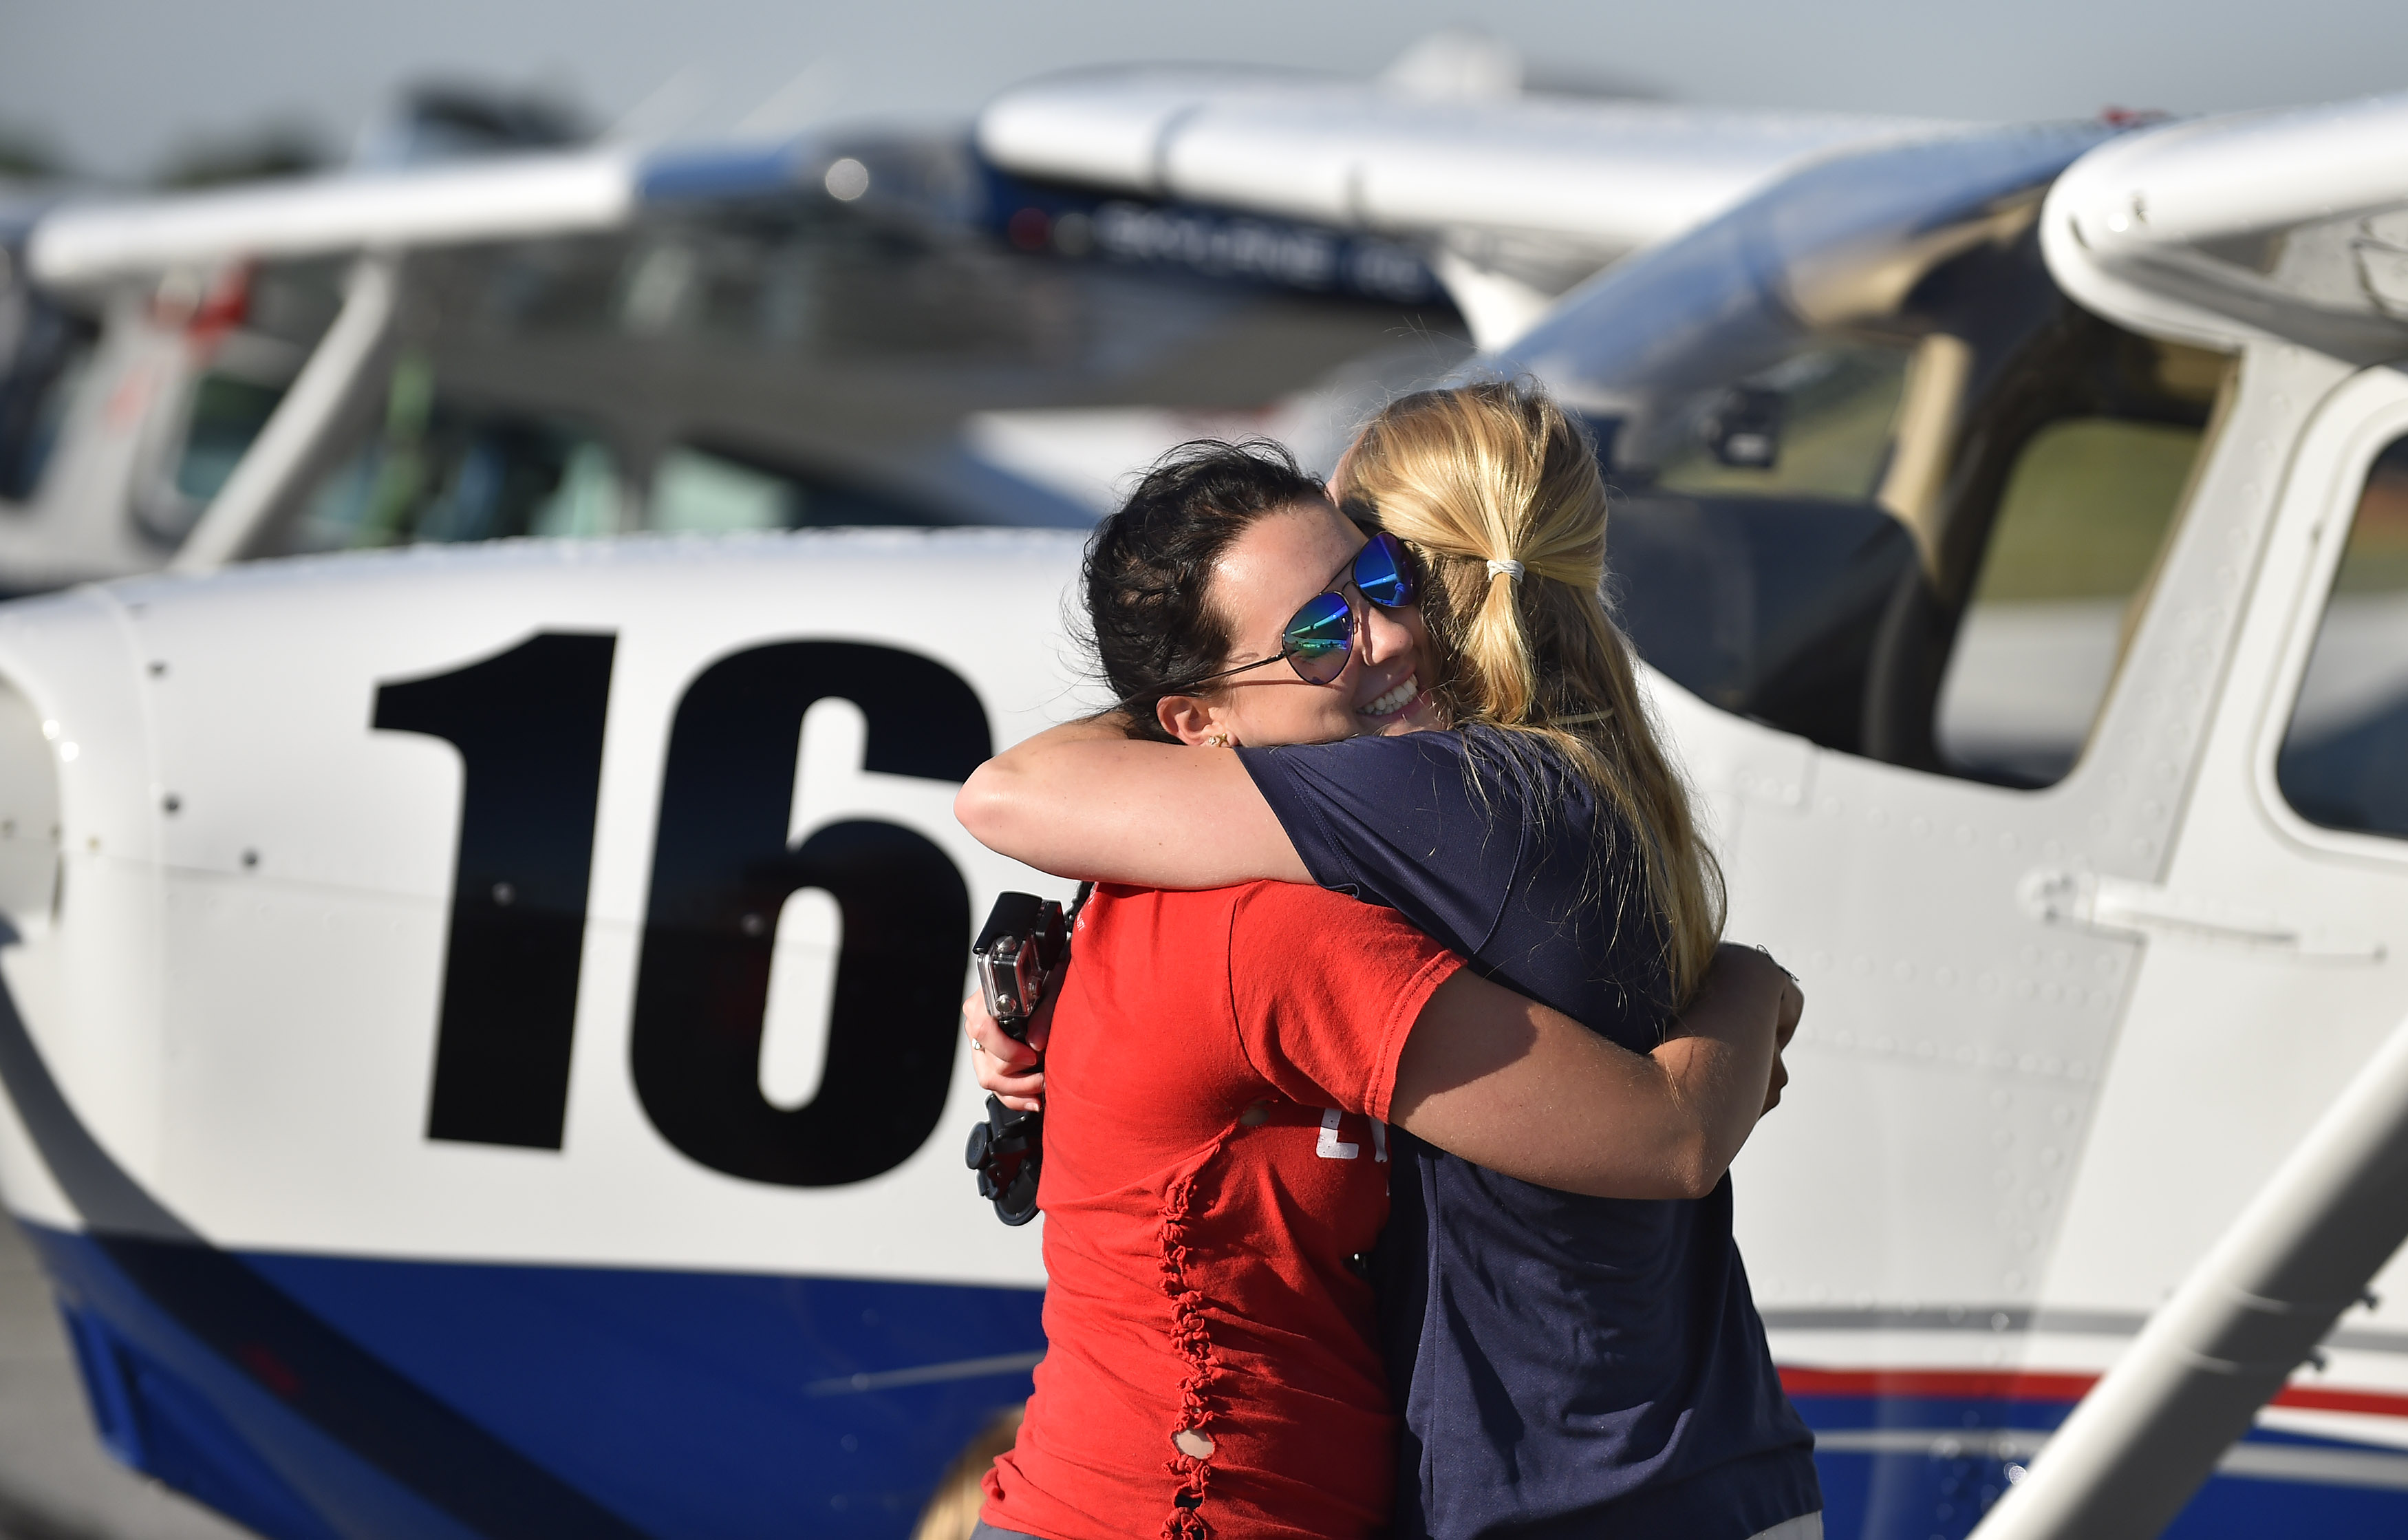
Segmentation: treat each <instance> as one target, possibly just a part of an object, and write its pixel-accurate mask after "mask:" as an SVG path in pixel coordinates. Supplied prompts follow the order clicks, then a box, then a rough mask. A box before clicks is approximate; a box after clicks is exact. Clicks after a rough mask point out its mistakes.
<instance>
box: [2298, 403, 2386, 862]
mask: <svg viewBox="0 0 2408 1540" xmlns="http://www.w3.org/2000/svg"><path fill="white" fill-rule="evenodd" d="M2274 777H2275V781H2276V784H2279V785H2280V786H2281V787H2282V790H2283V797H2284V799H2285V800H2286V801H2288V802H2289V803H2290V804H2291V806H2292V807H2293V808H2295V809H2297V810H2298V812H2299V813H2300V816H2301V817H2303V818H2306V819H2307V820H2308V821H2309V822H2311V823H2315V824H2321V825H2323V826H2324V827H2325V828H2339V829H2351V830H2355V831H2358V832H2360V833H2365V834H2388V835H2391V836H2393V837H2395V838H2401V839H2408V439H2396V440H2394V441H2393V442H2392V444H2391V445H2390V447H2389V448H2387V449H2386V450H2385V451H2384V452H2383V453H2382V455H2381V456H2380V457H2379V458H2377V459H2376V461H2375V462H2374V467H2373V469H2372V471H2371V472H2370V473H2369V474H2368V476H2367V480H2366V488H2365V490H2364V492H2363V493H2362V494H2360V496H2359V497H2358V512H2357V515H2356V516H2355V517H2354V518H2353V519H2352V520H2351V521H2350V527H2349V541H2348V543H2347V544H2346V545H2344V546H2343V548H2342V557H2341V568H2340V570H2339V571H2338V572H2336V573H2335V574H2334V577H2333V585H2332V593H2331V596H2330V597H2329V598H2328V599H2327V600H2326V603H2325V613H2324V619H2323V621H2322V622H2321V623H2320V624H2319V625H2318V626H2317V628H2316V641H2315V650H2314V651H2313V652H2311V653H2310V654H2309V656H2308V670H2307V675H2306V677H2305V678H2304V679H2302V680H2301V681H2300V698H2299V703H2298V705H2296V706H2295V707H2293V708H2292V712H2291V725H2290V729H2289V730H2288V731H2287V732H2286V733H2285V734H2284V737H2283V748H2282V752H2281V754H2280V756H2278V757H2277V758H2276V760H2275V762H2274Z"/></svg>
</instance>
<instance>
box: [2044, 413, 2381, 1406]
mask: <svg viewBox="0 0 2408 1540" xmlns="http://www.w3.org/2000/svg"><path fill="white" fill-rule="evenodd" d="M2064 920H2065V925H2064V927H2063V928H2065V929H2067V930H2069V931H2076V930H2081V931H2087V932H2090V933H2095V934H2116V933H2120V934H2124V935H2131V936H2137V937H2141V938H2143V950H2142V954H2141V957H2140V959H2139V969H2138V974H2137V977H2136V980H2135V984H2134V988H2133V993H2132V999H2131V1003H2130V1005H2129V1008H2128V1013H2127V1015H2126V1020H2125V1023H2124V1026H2123V1029H2122V1031H2121V1034H2120V1037H2119V1040H2118V1042H2117V1044H2116V1047H2115V1056H2114V1063H2113V1066H2112V1072H2111V1073H2110V1075H2109V1076H2108V1079H2107V1082H2106V1085H2105V1087H2104V1093H2103V1095H2102V1096H2101V1098H2100V1105H2099V1110H2098V1114H2097V1118H2096V1122H2095V1125H2094V1128H2093V1130H2092V1133H2091V1136H2090V1146H2089V1150H2088V1152H2087V1155H2086V1158H2085V1162H2084V1168H2085V1169H2084V1176H2083V1180H2082V1183H2081V1185H2080V1187H2079V1188H2078V1189H2077V1190H2076V1192H2075V1193H2074V1194H2073V1197H2072V1202H2071V1207H2070V1210H2069V1213H2068V1216H2067V1222H2066V1227H2065V1231H2064V1234H2063V1237H2062V1241H2061V1244H2060V1246H2059V1250H2058V1262H2057V1274H2056V1276H2055V1278H2054V1279H2053V1288H2054V1290H2055V1291H2056V1292H2058V1293H2060V1294H2063V1295H2066V1296H2069V1297H2071V1298H2076V1299H2079V1300H2081V1301H2083V1302H2085V1303H2090V1304H2094V1305H2096V1306H2100V1307H2105V1308H2113V1309H2117V1310H2122V1311H2126V1312H2130V1313H2132V1314H2133V1315H2134V1317H2135V1318H2137V1317H2138V1316H2139V1315H2140V1314H2143V1313H2145V1312H2146V1311H2148V1310H2149V1309H2151V1308H2153V1307H2154V1306H2155V1305H2156V1304H2157V1302H2158V1301H2159V1300H2160V1299H2162V1298H2163V1297H2164V1295H2165V1293H2166V1292H2167V1291H2169V1290H2171V1288H2173V1286H2174V1285H2175V1284H2176V1283H2177V1282H2178V1281H2179V1280H2180V1278H2181V1276H2182V1274H2183V1273H2184V1272H2185V1271H2186V1270H2187V1269H2188V1267H2189V1266H2190V1265H2191V1264H2192V1263H2193V1262H2194V1261H2196V1260H2197V1259H2199V1257H2200V1255H2201V1254H2202V1253H2204V1252H2205V1250H2206V1249H2207V1248H2208V1246H2209V1245H2211V1244H2212V1243H2213V1242H2214V1239H2215V1237H2216V1236H2217V1235H2218V1234H2219V1233H2220V1232H2221V1231H2222V1230H2223V1229H2224V1227H2225V1226H2226V1225H2227V1224H2229V1222H2230V1220H2231V1219H2232V1217H2233V1216H2235V1215H2236V1214H2237V1213H2238V1212H2239V1210H2240V1208H2241V1206H2242V1205H2243V1203H2244V1202H2246V1201H2247V1200H2248V1199H2249V1197H2250V1196H2251V1195H2252V1194H2253V1193H2254V1192H2255V1191H2256V1190H2257V1187H2259V1186H2260V1185H2261V1183H2262V1182H2263V1180H2264V1179H2265V1177H2266V1176H2267V1174H2268V1173H2271V1172H2272V1170H2273V1169H2274V1167H2275V1166H2276V1164H2277V1163H2278V1162H2279V1161H2280V1160H2281V1159H2283V1157H2284V1156H2285V1155H2286V1154H2287V1153H2288V1152H2289V1151H2290V1149H2291V1148H2292V1147H2293V1146H2294V1145H2295V1144H2297V1143H2298V1141H2299V1139H2300V1137H2301V1135H2302V1134H2303V1133H2304V1132H2305V1131H2306V1130H2307V1129H2308V1128H2309V1127H2310V1126H2312V1125H2313V1123H2314V1122H2315V1119H2316V1117H2317V1116H2318V1115H2320V1114H2321V1113H2323V1111H2324V1110H2325V1109H2326V1108H2327V1107H2328V1106H2329V1105H2330V1103H2331V1102H2332V1101H2333V1099H2334V1098H2335V1096H2337V1095H2338V1094H2339V1092H2340V1091H2341V1089H2342V1088H2343V1087H2344V1086H2345V1085H2346V1084H2347V1083H2348V1082H2349V1080H2350V1078H2351V1077H2352V1076H2353V1075H2354V1074H2355V1073H2356V1072H2358V1070H2359V1068H2360V1067H2361V1066H2362V1065H2363V1064H2364V1063H2365V1061H2366V1059H2367V1058H2368V1056H2369V1055H2370V1054H2371V1053H2372V1051H2373V1049H2374V1047H2375V1045H2376V1044H2378V1043H2381V1042H2382V1041H2383V1040H2384V1038H2385V1037H2386V1035H2387V1034H2388V1033H2389V1032H2390V1030H2391V1029H2393V1028H2394V1027H2395V1026H2396V1025H2397V1024H2398V1023H2399V1022H2400V1020H2401V1016H2402V1015H2403V1013H2408V971H2403V966H2402V961H2401V953H2402V950H2403V948H2408V374H2403V373H2402V372H2401V370H2400V369H2398V368H2396V367H2394V368H2376V369H2370V370H2367V371H2365V372H2364V373H2362V374H2360V375H2358V376H2357V377H2356V378H2354V379H2352V380H2350V381H2348V382H2347V383H2345V384H2343V386H2341V387H2340V388H2339V389H2338V390H2336V391H2334V392H2333V393H2332V394H2331V395H2330V396H2329V398H2328V399H2327V401H2326V403H2325V404H2324V405H2323V407H2322V408H2321V410H2318V411H2317V413H2316V414H2315V416H2314V417H2313V418H2312V419H2310V421H2309V423H2308V425H2307V429H2306V431H2305V432H2304V434H2302V435H2301V436H2300V439H2299V441H2298V447H2297V450H2296V453H2295V454H2294V457H2293V460H2292V465H2291V468H2290V471H2289V474H2288V476H2287V478H2286V482H2285V485H2284V487H2283V490H2282V493H2281V495H2280V499H2279V503H2278V506H2277V510H2276V513H2275V522H2274V525H2273V528H2272V533H2271V536H2270V538H2269V540H2268V543H2267V546H2266V548H2265V557H2264V561H2263V564H2262V567H2261V569H2260V571H2259V574H2258V577H2257V583H2256V588H2255V593H2254V595H2253V597H2252V599H2251V602H2250V603H2249V606H2248V609H2247V611H2246V613H2245V616H2244V618H2243V623H2242V626H2241V628H2240V630H2239V633H2238V635H2237V638H2236V640H2235V644H2234V651H2233V655H2232V662H2231V665H2230V669H2229V673H2228V674H2227V675H2226V677H2225V681H2224V684H2223V687H2222V690H2221V698H2220V700H2219V701H2218V702H2217V704H2216V707H2215V710H2214V715H2213V718H2212V720H2211V726H2210V728H2209V732H2208V736H2207V739H2206V741H2205V744H2204V751H2203V754H2202V756H2201V759H2200V767H2199V770H2198V772H2197V780H2196V784H2195V786H2194V789H2193V791H2192V793H2191V796H2190V798H2189V801H2188V805H2187V807H2186V810H2185V813H2184V816H2183V819H2182V823H2181V826H2180V828H2179V831H2178V833H2177V835H2176V838H2175V840H2174V842H2173V843H2172V845H2171V849H2170V851H2169V858H2168V862H2167V867H2166V871H2165V875H2164V877H2163V879H2162V881H2160V882H2157V883H2123V882H2114V881H2111V880H2108V879H2103V878H2102V879H2100V880H2099V881H2098V882H2097V883H2096V885H2094V886H2093V887H2092V888H2091V889H2090V890H2089V891H2087V892H2085V893H2082V894H2078V895H2073V896H2071V900H2070V902H2069V904H2068V906H2067V913H2066V914H2065V915H2064ZM2400 1274H2401V1269H2400V1266H2399V1264H2398V1263H2397V1262H2396V1261H2395V1262H2394V1263H2393V1264H2392V1266H2391V1268H2390V1269H2389V1270H2388V1273H2387V1274H2386V1278H2387V1280H2388V1281H2389V1282H2390V1283H2391V1284H2393V1285H2397V1284H2399V1283H2401V1282H2402V1281H2403V1280H2401V1277H2400ZM2376 1293H2377V1295H2378V1297H2382V1298H2386V1299H2390V1298H2395V1297H2397V1294H2398V1289H2397V1288H2396V1287H2391V1288H2386V1284H2385V1282H2381V1281H2379V1282H2378V1284H2377V1287H2376ZM2403 1321H2408V1310H2403V1309H2401V1307H2400V1306H2398V1305H2394V1304H2386V1305H2384V1306H2382V1307H2380V1308H2378V1309H2376V1310H2375V1311H2373V1312H2372V1314H2371V1317H2370V1315H2369V1314H2366V1313H2361V1312H2355V1311H2354V1312H2352V1313H2351V1314H2350V1315H2348V1316H2346V1317H2343V1326H2342V1328H2341V1329H2340V1330H2339V1331H2336V1332H2335V1334H2334V1336H2333V1338H2332V1339H2331V1341H2330V1343H2329V1347H2330V1349H2331V1351H2330V1353H2329V1357H2328V1359H2327V1360H2326V1362H2325V1363H2324V1364H2323V1365H2322V1366H2321V1367H2315V1368H2309V1369H2306V1370H2303V1371H2302V1372H2301V1374H2300V1375H2299V1376H2298V1377H2296V1378H2295V1380H2294V1382H2293V1389H2292V1390H2291V1391H2288V1392H2286V1401H2288V1400H2299V1401H2301V1402H2304V1403H2307V1404H2305V1405H2304V1406H2300V1405H2283V1404H2278V1405H2277V1406H2276V1407H2275V1408H2273V1409H2272V1410H2270V1411H2269V1412H2268V1413H2267V1414H2266V1415H2265V1421H2266V1422H2267V1423H2268V1424H2269V1425H2270V1426H2275V1427H2278V1428H2283V1429H2285V1430H2286V1431H2289V1432H2312V1433H2316V1434H2321V1435H2325V1436H2336V1437H2372V1438H2380V1440H2381V1441H2382V1442H2385V1443H2388V1444H2392V1445H2395V1446H2396V1445H2398V1444H2399V1443H2401V1438H2400V1436H2399V1435H2398V1433H2397V1432H2389V1434H2388V1436H2384V1435H2383V1432H2382V1430H2385V1429H2396V1427H2397V1425H2398V1423H2399V1420H2400V1417H2399V1413H2400V1411H2401V1410H2408V1400H2403V1399H2401V1396H2400V1395H2398V1394H2397V1392H2400V1391H2408V1331H2402V1330H2401V1323H2402V1322H2403ZM2320 1386H2321V1387H2323V1388H2324V1389H2317V1388H2318V1387H2320ZM2337 1387H2346V1388H2347V1389H2346V1390H2343V1389H2335V1388H2337ZM2381 1391H2390V1392H2394V1394H2392V1395H2391V1396H2389V1397H2388V1398H2387V1399H2388V1400H2389V1401H2390V1402H2394V1403H2397V1407H2396V1408H2395V1409H2394V1410H2392V1411H2391V1412H2390V1413H2388V1414H2387V1415H2374V1414H2373V1412H2372V1411H2371V1410H2370V1408H2372V1407H2374V1404H2375V1403H2382V1402H2385V1401H2386V1397H2385V1396H2383V1395H2382V1394H2380V1393H2376V1392H2381ZM2350 1396H2355V1397H2356V1403H2352V1404H2357V1403H2365V1404H2363V1405H2358V1409H2357V1410H2356V1411H2347V1410H2342V1411H2337V1410H2334V1407H2335V1406H2336V1405H2340V1404H2342V1402H2343V1401H2346V1400H2347V1398H2348V1397H2350ZM2336 1397H2339V1398H2341V1400H2339V1401H2337V1400H2336V1399H2335V1398H2336ZM2378 1409H2379V1408H2378Z"/></svg>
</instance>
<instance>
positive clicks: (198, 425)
mask: <svg viewBox="0 0 2408 1540" xmlns="http://www.w3.org/2000/svg"><path fill="white" fill-rule="evenodd" d="M283 399H284V387H283V386H281V385H269V384H263V383H261V382H260V381H256V380H242V379H237V378H236V377H234V376H232V375H225V374H205V375H203V376H201V378H200V380H199V381H197V382H196V383H195V384H194V385H193V410H192V416H191V418H190V420H189V422H188V423H187V425H186V426H185V429H184V447H183V449H182V451H181V452H180V453H179V454H178V455H177V456H176V468H175V472H174V474H172V475H171V476H170V477H169V478H168V482H169V484H170V485H172V486H174V487H175V489H176V491H177V492H178V493H179V494H181V495H182V496H183V497H187V498H190V499H191V500H192V501H193V503H195V504H197V505H199V506H201V507H207V506H208V502H209V499H210V498H212V497H216V496H217V495H218V492H219V490H220V489H221V488H222V487H223V486H224V485H225V484H226V479H227V478H228V477H230V476H232V475H233V474H234V468H235V467H236V466H237V465H239V464H241V462H242V457H243V455H244V454H245V453H248V452H249V451H250V449H251V440H252V439H257V438H258V437H259V434H260V430H261V429H262V428H265V426H266V425H267V419H268V418H269V416H271V415H272V414H273V413H274V412H275V410H276V404H277V403H278V402H279V401H281V400H283Z"/></svg>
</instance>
